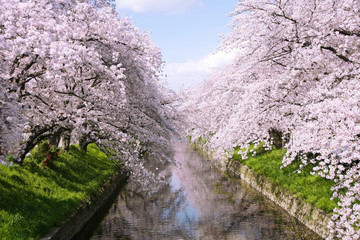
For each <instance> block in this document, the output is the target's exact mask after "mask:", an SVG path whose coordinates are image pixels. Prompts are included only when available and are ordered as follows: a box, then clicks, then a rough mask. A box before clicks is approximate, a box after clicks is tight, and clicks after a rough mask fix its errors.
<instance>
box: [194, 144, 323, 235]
mask: <svg viewBox="0 0 360 240" xmlns="http://www.w3.org/2000/svg"><path fill="white" fill-rule="evenodd" d="M193 147H194V148H195V149H196V150H197V151H199V152H200V153H201V154H203V155H205V156H206V157H208V158H209V159H213V158H212V155H211V154H210V153H209V152H207V151H206V149H204V148H203V147H202V146H201V145H193ZM218 167H219V169H225V173H226V174H227V175H228V176H229V177H232V178H240V179H242V180H244V181H245V182H247V183H248V184H249V185H251V186H252V187H253V188H255V189H256V190H258V191H259V192H261V193H262V194H263V195H265V196H266V197H268V198H269V199H270V200H272V201H273V202H275V203H276V204H277V205H279V206H280V207H282V208H283V209H284V210H285V211H287V212H288V213H289V214H290V215H292V216H294V217H295V218H297V219H298V220H299V221H300V222H302V223H303V224H305V225H306V226H307V227H308V228H310V229H311V230H313V231H314V232H316V233H317V234H318V235H320V236H321V237H323V238H326V237H327V236H328V235H329V232H328V231H329V230H328V229H327V224H328V222H329V220H330V215H329V214H327V213H325V212H324V211H322V210H321V209H318V208H316V207H314V206H312V205H311V204H309V203H307V202H305V201H304V200H303V199H302V198H300V197H298V196H296V195H295V194H293V193H291V192H289V191H287V190H286V189H284V188H283V187H281V186H279V184H275V183H274V182H272V181H271V180H270V179H269V178H267V177H265V176H263V175H261V174H258V173H256V172H255V171H253V170H252V169H250V168H249V167H247V166H246V165H244V164H242V163H240V162H239V161H237V160H234V159H229V161H228V162H227V163H226V165H225V164H224V165H221V166H218Z"/></svg>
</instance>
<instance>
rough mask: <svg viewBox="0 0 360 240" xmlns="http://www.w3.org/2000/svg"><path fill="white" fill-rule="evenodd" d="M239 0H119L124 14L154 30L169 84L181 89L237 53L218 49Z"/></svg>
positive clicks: (152, 33) (119, 10) (146, 28)
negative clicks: (223, 51)
mask: <svg viewBox="0 0 360 240" xmlns="http://www.w3.org/2000/svg"><path fill="white" fill-rule="evenodd" d="M237 2H238V0H225V1H221V0H116V6H117V9H118V12H119V13H120V15H121V16H131V17H132V20H133V21H134V22H135V25H136V26H138V27H140V28H141V29H143V30H144V31H146V30H148V31H150V32H151V36H152V39H153V41H154V42H155V44H156V45H158V46H159V47H160V49H161V51H162V54H163V59H164V61H165V68H164V71H165V74H166V76H167V77H166V81H167V86H168V87H170V88H172V89H174V90H179V89H180V88H181V87H182V86H184V87H189V86H194V85H195V84H198V83H200V82H201V81H202V80H203V79H205V78H206V77H207V76H208V75H209V74H210V73H211V72H212V71H213V69H214V68H216V67H219V66H223V65H224V64H226V63H229V62H230V61H231V59H232V58H233V54H228V53H222V52H217V53H216V50H217V47H218V46H219V44H220V37H219V35H220V34H225V33H227V32H228V31H229V27H228V24H229V22H230V20H231V18H230V17H228V16H226V15H227V14H228V13H229V12H231V11H232V10H233V7H234V5H236V3H237Z"/></svg>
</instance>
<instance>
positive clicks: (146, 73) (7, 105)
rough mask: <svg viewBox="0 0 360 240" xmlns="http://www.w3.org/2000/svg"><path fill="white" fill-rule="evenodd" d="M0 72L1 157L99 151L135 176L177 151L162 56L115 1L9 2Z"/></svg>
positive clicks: (2, 5) (1, 18) (3, 9)
mask: <svg viewBox="0 0 360 240" xmlns="http://www.w3.org/2000/svg"><path fill="white" fill-rule="evenodd" d="M0 63H1V64H0V133H1V135H0V147H1V148H0V155H6V154H10V153H12V154H15V156H16V158H17V159H18V161H19V163H21V162H22V161H23V160H24V158H25V156H26V154H28V153H29V151H30V150H31V149H32V148H34V146H36V144H38V143H39V142H40V141H41V140H43V139H50V142H51V143H52V144H53V145H58V144H59V141H60V140H62V141H63V142H64V143H65V144H64V146H65V148H66V147H67V146H68V144H69V143H70V142H75V143H79V144H80V146H81V147H82V148H83V149H86V146H87V145H88V144H89V143H92V142H96V143H97V144H98V145H99V146H101V147H102V148H103V149H104V150H109V151H108V153H109V154H110V153H111V154H112V155H114V156H115V155H116V158H114V159H117V160H118V159H120V158H121V159H122V160H124V161H125V164H127V165H128V166H129V167H131V168H132V169H134V170H136V169H141V168H142V163H141V161H135V159H137V158H138V157H139V155H141V154H143V153H144V152H151V151H152V152H154V151H159V152H161V149H163V148H165V149H169V147H168V139H169V136H170V133H171V131H172V128H173V127H172V125H171V123H170V120H169V118H170V112H171V109H170V107H169V105H168V103H169V102H170V101H171V98H172V94H171V92H169V91H167V90H165V89H163V88H162V86H161V85H160V83H159V81H158V73H159V71H160V70H161V65H162V59H161V53H160V51H159V49H158V48H157V47H156V46H155V45H154V44H153V43H152V42H151V40H150V37H149V34H147V33H143V32H142V31H141V30H140V29H138V28H136V27H135V26H133V24H132V23H131V22H130V21H129V19H127V18H120V17H119V16H118V15H117V14H116V12H115V10H114V7H112V6H111V5H110V3H109V2H108V1H106V0H97V1H94V0H54V1H47V0H0ZM153 146H156V147H153ZM109 147H111V151H110V148H109ZM154 149H155V150H154ZM167 152H169V151H167ZM114 156H113V157H114ZM159 156H160V155H159ZM167 157H168V155H166V154H161V156H160V157H159V158H158V159H160V160H166V158H167Z"/></svg>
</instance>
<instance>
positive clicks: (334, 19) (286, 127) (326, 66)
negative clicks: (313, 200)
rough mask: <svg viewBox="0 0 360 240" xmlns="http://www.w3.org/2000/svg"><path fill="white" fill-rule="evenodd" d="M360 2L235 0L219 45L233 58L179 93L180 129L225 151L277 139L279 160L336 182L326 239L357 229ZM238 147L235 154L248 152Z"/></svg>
mask: <svg viewBox="0 0 360 240" xmlns="http://www.w3.org/2000/svg"><path fill="white" fill-rule="evenodd" d="M359 10H360V2H359V1H356V0H340V1H338V0H336V1H335V0H325V1H318V0H312V1H305V0H300V1H299V0H287V1H282V0H275V1H274V0H242V1H239V3H238V4H237V6H236V7H235V10H234V12H233V13H231V16H232V23H231V26H232V31H231V32H230V33H229V34H228V35H226V36H225V37H224V39H223V44H222V47H221V49H222V50H223V51H224V50H225V51H226V50H228V51H233V50H236V51H237V52H238V55H237V58H236V59H235V61H234V62H233V63H232V64H230V65H228V66H226V67H224V68H222V69H219V70H217V71H216V72H214V73H213V74H212V75H211V76H210V77H209V78H208V79H207V80H206V81H205V82H204V83H203V84H202V85H201V86H199V87H198V88H197V89H195V90H193V91H192V92H190V93H188V94H187V95H186V94H185V96H186V97H185V98H184V99H183V102H184V103H183V105H182V106H183V114H184V116H187V123H188V126H187V127H186V129H187V132H186V133H187V134H188V135H191V136H192V139H193V140H196V139H198V137H203V138H205V139H206V140H207V147H209V148H210V149H211V150H215V151H217V153H218V157H219V159H224V156H226V153H231V152H233V149H234V147H235V146H241V147H242V148H248V146H249V145H250V143H253V144H257V143H260V142H265V144H266V145H267V146H268V147H269V148H271V147H273V146H274V145H275V146H277V147H284V148H285V149H286V154H285V156H284V158H283V166H284V167H285V166H287V165H288V164H291V163H292V162H293V161H295V160H296V159H301V160H300V161H301V164H300V169H299V171H301V169H302V168H303V167H305V166H307V165H308V164H312V165H313V172H314V174H318V175H320V176H322V177H324V178H328V179H332V180H334V181H335V182H336V185H334V187H333V191H334V195H333V196H334V197H338V198H339V199H340V202H339V208H338V209H335V212H334V214H333V216H332V220H333V221H332V222H330V223H329V227H330V229H331V231H330V232H331V234H330V236H329V238H333V237H337V238H339V239H358V238H359V237H360V230H359V227H360V211H359V209H360V205H359V200H360V162H359V156H360V155H359V154H360V147H359V146H360V145H359V143H360V118H359V114H358V113H359V110H360V109H359V107H360V105H359V99H360V95H359V94H360V91H359V90H360V89H359V86H360V84H359V73H360V72H359V70H360V65H359V64H360V62H359V54H360V48H359V43H360V28H359V26H360V24H359V23H360V14H359ZM247 153H248V152H247V151H244V152H243V157H244V158H245V157H246V155H247Z"/></svg>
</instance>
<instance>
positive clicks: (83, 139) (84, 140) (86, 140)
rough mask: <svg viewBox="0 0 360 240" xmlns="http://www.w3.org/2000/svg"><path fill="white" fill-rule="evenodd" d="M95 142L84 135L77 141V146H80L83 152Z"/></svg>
mask: <svg viewBox="0 0 360 240" xmlns="http://www.w3.org/2000/svg"><path fill="white" fill-rule="evenodd" d="M93 142H95V141H94V140H92V139H91V138H90V137H89V135H88V134H85V135H83V136H81V137H80V139H79V145H80V148H81V149H82V150H83V151H85V152H86V151H87V146H88V145H89V144H90V143H93Z"/></svg>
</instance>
